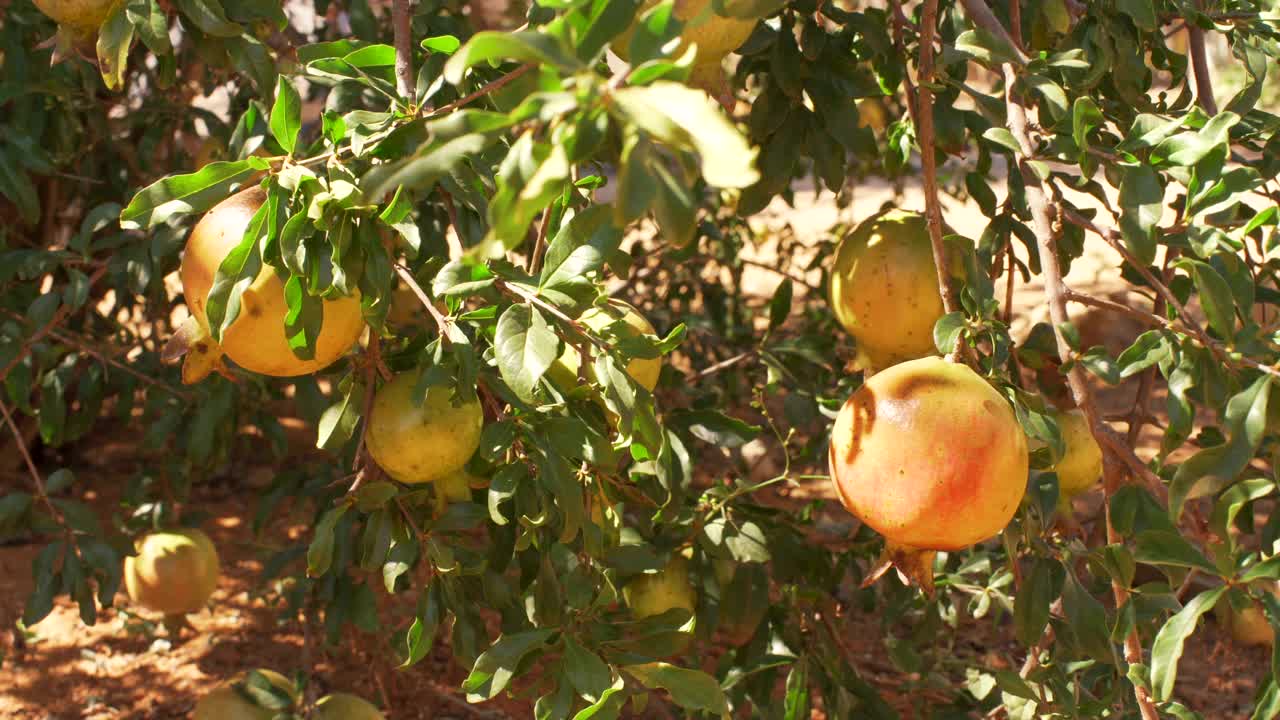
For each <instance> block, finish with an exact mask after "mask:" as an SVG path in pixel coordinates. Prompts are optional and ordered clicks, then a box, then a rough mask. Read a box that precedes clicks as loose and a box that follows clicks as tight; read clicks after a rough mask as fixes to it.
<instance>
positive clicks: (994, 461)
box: [830, 357, 1027, 590]
mask: <svg viewBox="0 0 1280 720" xmlns="http://www.w3.org/2000/svg"><path fill="white" fill-rule="evenodd" d="M830 465H831V479H832V482H833V483H834V485H835V490H836V492H837V494H838V495H839V497H840V500H841V502H843V503H844V506H845V507H846V508H848V509H849V512H851V513H853V514H854V515H855V516H857V517H858V518H859V519H861V520H862V521H863V522H864V523H866V524H867V525H869V526H870V527H871V528H872V529H873V530H875V531H876V532H878V533H880V534H881V535H883V536H884V537H885V540H886V541H887V546H888V550H889V552H888V554H889V557H890V559H891V560H893V562H894V564H896V565H898V566H899V569H900V570H902V571H903V572H904V574H907V575H908V576H909V577H911V578H912V579H915V580H916V581H918V582H920V583H921V584H922V585H923V586H924V587H925V588H926V590H929V589H930V588H931V584H930V583H931V582H932V576H931V574H930V569H931V566H932V556H933V551H937V550H958V549H961V548H966V547H969V546H971V545H973V544H975V543H977V542H979V541H981V540H984V539H986V538H989V537H991V536H992V535H995V534H996V533H998V532H1000V531H1001V530H1002V529H1003V528H1004V526H1005V525H1007V524H1008V523H1009V519H1010V518H1012V517H1013V513H1014V511H1015V510H1017V508H1018V503H1019V502H1020V501H1021V499H1022V495H1023V491H1024V489H1025V487H1026V483H1027V442H1026V436H1025V435H1023V433H1022V429H1021V427H1020V426H1019V425H1018V421H1017V419H1016V418H1015V416H1014V414H1013V410H1012V409H1011V408H1010V407H1009V404H1008V403H1007V402H1005V399H1004V398H1003V397H1001V395H1000V393H998V392H996V390H995V388H993V387H991V385H989V384H988V383H987V381H986V380H984V379H982V377H981V376H979V375H978V374H977V373H975V372H974V371H973V370H971V369H969V368H968V367H967V366H965V365H960V364H954V363H948V362H946V361H945V360H942V359H941V358H936V357H930V358H921V359H919V360H911V361H908V362H905V363H902V364H899V365H894V366H893V367H890V368H888V369H887V370H884V371H882V372H880V373H877V374H876V375H874V376H872V377H871V378H870V379H868V380H867V381H866V383H865V384H863V386H862V387H860V388H858V390H857V391H856V392H855V393H854V394H853V395H852V396H851V397H850V398H849V400H848V401H847V402H846V403H845V405H844V407H843V408H842V409H841V410H840V414H839V415H838V416H837V418H836V422H835V426H834V427H833V428H832V432H831V445H830Z"/></svg>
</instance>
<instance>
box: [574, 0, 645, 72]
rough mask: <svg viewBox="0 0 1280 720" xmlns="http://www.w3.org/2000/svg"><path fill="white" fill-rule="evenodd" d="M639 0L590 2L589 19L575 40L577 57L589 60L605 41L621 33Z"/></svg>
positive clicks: (633, 13) (633, 15) (628, 23)
mask: <svg viewBox="0 0 1280 720" xmlns="http://www.w3.org/2000/svg"><path fill="white" fill-rule="evenodd" d="M639 6H640V2H639V0H603V1H602V2H595V3H592V13H591V19H590V20H589V21H588V25H587V28H586V31H585V32H583V34H582V37H581V39H579V40H578V42H577V46H578V47H577V49H578V57H579V58H582V59H583V60H584V61H585V60H590V59H592V58H593V57H595V56H596V54H597V53H599V52H600V51H601V50H603V49H604V46H605V44H606V43H608V42H609V41H610V40H612V39H614V38H615V37H617V36H618V35H620V34H622V32H623V31H624V30H626V29H627V27H628V26H629V25H630V24H631V22H632V21H633V20H634V19H635V15H636V8H637V7H639Z"/></svg>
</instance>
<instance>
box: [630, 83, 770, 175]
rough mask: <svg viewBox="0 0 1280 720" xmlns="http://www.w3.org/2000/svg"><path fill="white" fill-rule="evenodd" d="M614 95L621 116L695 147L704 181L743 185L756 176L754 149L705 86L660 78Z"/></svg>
mask: <svg viewBox="0 0 1280 720" xmlns="http://www.w3.org/2000/svg"><path fill="white" fill-rule="evenodd" d="M614 101H615V106H616V107H617V109H618V110H619V112H620V113H621V115H622V118H623V119H624V120H625V121H626V122H628V123H630V124H633V125H636V126H638V127H639V128H640V129H641V130H643V131H645V132H646V133H649V134H650V135H652V136H654V137H656V138H658V139H659V140H661V141H662V142H664V143H667V144H669V145H671V146H673V147H677V148H680V149H682V150H690V151H693V152H696V153H697V154H698V157H699V158H700V159H701V161H702V176H703V177H704V178H706V181H707V183H708V184H710V185H712V186H714V187H721V188H744V187H747V186H749V185H752V184H753V183H755V182H756V180H758V179H759V177H760V175H759V173H758V172H756V168H755V161H756V152H757V151H756V149H755V148H753V147H751V146H750V145H748V144H747V140H746V138H744V137H743V136H742V133H740V132H739V131H738V129H737V128H736V127H734V125H733V123H732V122H730V121H729V118H728V117H727V116H726V115H725V114H724V110H723V109H721V108H720V106H719V105H718V104H717V103H716V102H715V101H714V100H712V99H711V98H710V97H708V96H707V94H706V93H705V92H703V91H701V90H696V89H694V88H690V87H687V86H685V85H681V84H679V83H674V82H667V81H663V80H659V81H657V82H655V83H653V84H651V85H646V86H644V87H627V88H622V89H621V90H618V91H617V92H616V93H615V94H614Z"/></svg>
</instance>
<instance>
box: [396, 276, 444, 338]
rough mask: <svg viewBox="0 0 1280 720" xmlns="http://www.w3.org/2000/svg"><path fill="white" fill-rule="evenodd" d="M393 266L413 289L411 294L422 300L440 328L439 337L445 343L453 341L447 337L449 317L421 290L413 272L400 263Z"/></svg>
mask: <svg viewBox="0 0 1280 720" xmlns="http://www.w3.org/2000/svg"><path fill="white" fill-rule="evenodd" d="M395 268H396V274H397V275H399V276H400V279H401V280H403V281H404V284H405V285H408V286H409V289H410V290H412V291H413V294H414V295H417V296H418V300H419V301H421V302H422V306H423V307H425V308H426V309H427V312H428V313H429V314H430V315H431V317H432V319H434V320H435V321H436V327H438V328H439V329H440V339H441V340H443V341H444V342H445V343H451V342H453V341H452V340H451V339H450V338H449V318H447V317H445V316H444V314H443V313H441V312H440V309H439V308H437V307H436V305H435V303H433V302H431V298H429V297H427V293H426V292H424V291H423V289H422V286H421V285H419V284H418V281H417V279H416V278H414V277H413V272H411V271H410V270H409V268H407V267H405V266H404V265H402V264H401V263H396V264H395Z"/></svg>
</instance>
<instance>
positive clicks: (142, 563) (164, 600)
mask: <svg viewBox="0 0 1280 720" xmlns="http://www.w3.org/2000/svg"><path fill="white" fill-rule="evenodd" d="M137 550H138V554H137V555H135V556H132V557H127V558H125V561H124V582H125V589H126V590H128V592H129V599H130V600H132V601H133V602H134V603H135V604H137V605H140V606H142V607H144V608H146V609H148V610H153V611H155V612H159V613H164V614H165V615H185V614H186V613H193V612H197V611H198V610H200V609H201V608H203V607H204V606H205V604H206V603H207V602H209V598H210V597H211V596H212V595H213V591H214V589H215V588H217V586H218V571H219V563H218V551H217V549H215V548H214V546H213V541H212V540H210V539H209V536H208V535H205V534H204V533H203V532H201V531H199V530H195V529H186V530H171V531H165V532H154V533H151V534H150V535H147V536H146V537H144V538H142V539H141V540H140V541H139V542H138V544H137Z"/></svg>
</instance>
